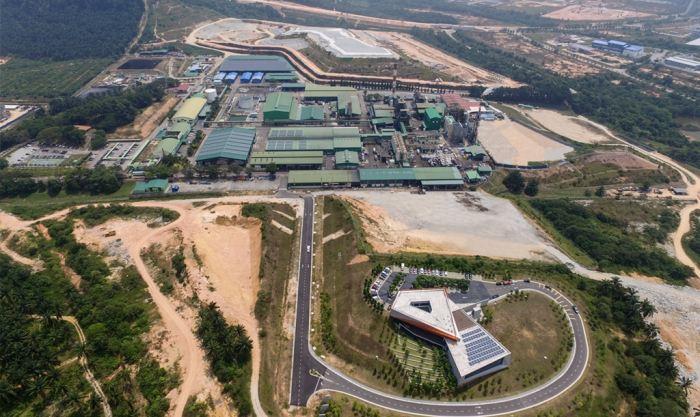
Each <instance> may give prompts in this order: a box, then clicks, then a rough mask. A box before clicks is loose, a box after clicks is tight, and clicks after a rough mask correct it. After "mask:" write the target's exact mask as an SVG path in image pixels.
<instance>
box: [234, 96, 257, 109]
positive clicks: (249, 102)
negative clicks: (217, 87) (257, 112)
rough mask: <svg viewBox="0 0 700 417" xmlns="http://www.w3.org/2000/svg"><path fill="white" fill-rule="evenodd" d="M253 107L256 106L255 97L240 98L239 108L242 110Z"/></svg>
mask: <svg viewBox="0 0 700 417" xmlns="http://www.w3.org/2000/svg"><path fill="white" fill-rule="evenodd" d="M253 106H255V102H254V101H253V96H249V95H242V96H240V97H238V107H240V108H241V109H250V108H252V107H253Z"/></svg>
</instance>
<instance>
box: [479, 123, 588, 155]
mask: <svg viewBox="0 0 700 417" xmlns="http://www.w3.org/2000/svg"><path fill="white" fill-rule="evenodd" d="M479 141H480V142H481V143H482V144H483V145H484V147H485V148H486V150H488V151H489V153H490V154H491V156H492V157H493V159H494V161H496V162H498V163H501V164H513V165H524V166H526V165H528V163H529V162H543V161H559V160H562V159H564V158H565V155H566V154H567V153H569V152H572V151H573V150H574V148H572V147H571V146H566V145H562V144H561V143H559V142H556V141H554V140H552V139H550V138H548V137H546V136H544V135H542V134H540V133H538V132H535V131H533V130H531V129H528V128H527V127H525V126H522V125H520V124H518V123H515V122H512V121H510V120H508V119H505V120H494V121H486V122H483V123H481V124H480V125H479Z"/></svg>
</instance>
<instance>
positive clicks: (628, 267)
mask: <svg viewBox="0 0 700 417" xmlns="http://www.w3.org/2000/svg"><path fill="white" fill-rule="evenodd" d="M530 204H531V205H532V207H534V208H535V209H536V210H538V211H539V212H540V213H542V214H543V215H544V216H545V218H546V219H547V220H548V221H549V222H551V223H552V225H553V226H554V227H555V228H556V229H557V230H558V231H559V232H560V233H561V234H562V235H563V236H564V237H566V238H567V239H569V240H571V241H572V242H573V243H574V244H575V245H576V246H577V247H578V248H580V249H581V250H583V251H584V252H586V253H587V254H588V255H589V256H590V257H591V258H592V259H594V260H595V261H596V262H597V263H598V268H599V269H601V270H603V271H607V272H613V273H620V272H622V271H625V272H631V271H635V272H639V273H640V274H643V275H647V276H656V277H660V278H662V279H664V280H667V281H670V282H675V283H676V284H682V283H684V282H685V280H687V279H688V278H690V277H692V276H693V275H694V273H693V270H692V268H690V267H688V266H686V265H683V264H681V263H680V262H678V261H677V260H676V259H674V258H671V257H670V256H668V255H667V254H666V253H665V252H664V251H663V250H662V249H659V248H657V247H655V246H654V245H648V246H645V245H643V244H642V243H640V242H639V241H637V240H634V239H632V238H631V237H630V236H628V233H627V227H626V225H625V224H624V223H623V224H620V223H621V222H620V221H619V220H617V219H615V218H612V217H610V216H606V215H605V214H603V213H602V212H600V213H597V214H594V213H593V212H592V211H591V210H590V209H588V208H587V207H585V206H583V205H581V204H578V203H575V202H573V201H570V200H568V199H558V200H542V199H539V200H532V201H530ZM666 222H668V220H667V221H666Z"/></svg>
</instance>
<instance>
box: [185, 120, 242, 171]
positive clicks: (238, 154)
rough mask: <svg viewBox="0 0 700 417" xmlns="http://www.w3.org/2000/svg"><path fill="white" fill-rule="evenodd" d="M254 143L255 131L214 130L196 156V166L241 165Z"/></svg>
mask: <svg viewBox="0 0 700 417" xmlns="http://www.w3.org/2000/svg"><path fill="white" fill-rule="evenodd" d="M253 143H255V129H247V128H242V127H231V128H227V129H216V130H214V131H213V132H211V133H210V134H209V136H208V137H207V138H206V140H205V141H204V144H203V145H202V149H201V150H200V151H199V154H198V155H197V159H196V161H197V163H198V164H204V165H209V164H218V165H225V164H230V163H235V164H240V165H243V164H245V162H246V161H247V160H248V155H249V154H250V149H251V148H252V147H253Z"/></svg>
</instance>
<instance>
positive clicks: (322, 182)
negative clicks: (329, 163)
mask: <svg viewBox="0 0 700 417" xmlns="http://www.w3.org/2000/svg"><path fill="white" fill-rule="evenodd" d="M336 158H337V156H336ZM339 173H345V174H339ZM334 175H335V176H334ZM288 185H289V187H291V188H316V187H351V186H352V187H358V186H362V187H406V186H421V187H423V188H425V189H428V190H448V189H461V188H462V187H463V186H464V180H463V179H462V175H461V174H460V172H459V170H458V169H457V168H456V167H440V168H372V169H357V170H356V169H345V170H336V171H327V170H323V171H321V170H315V171H290V172H289V182H288Z"/></svg>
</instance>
